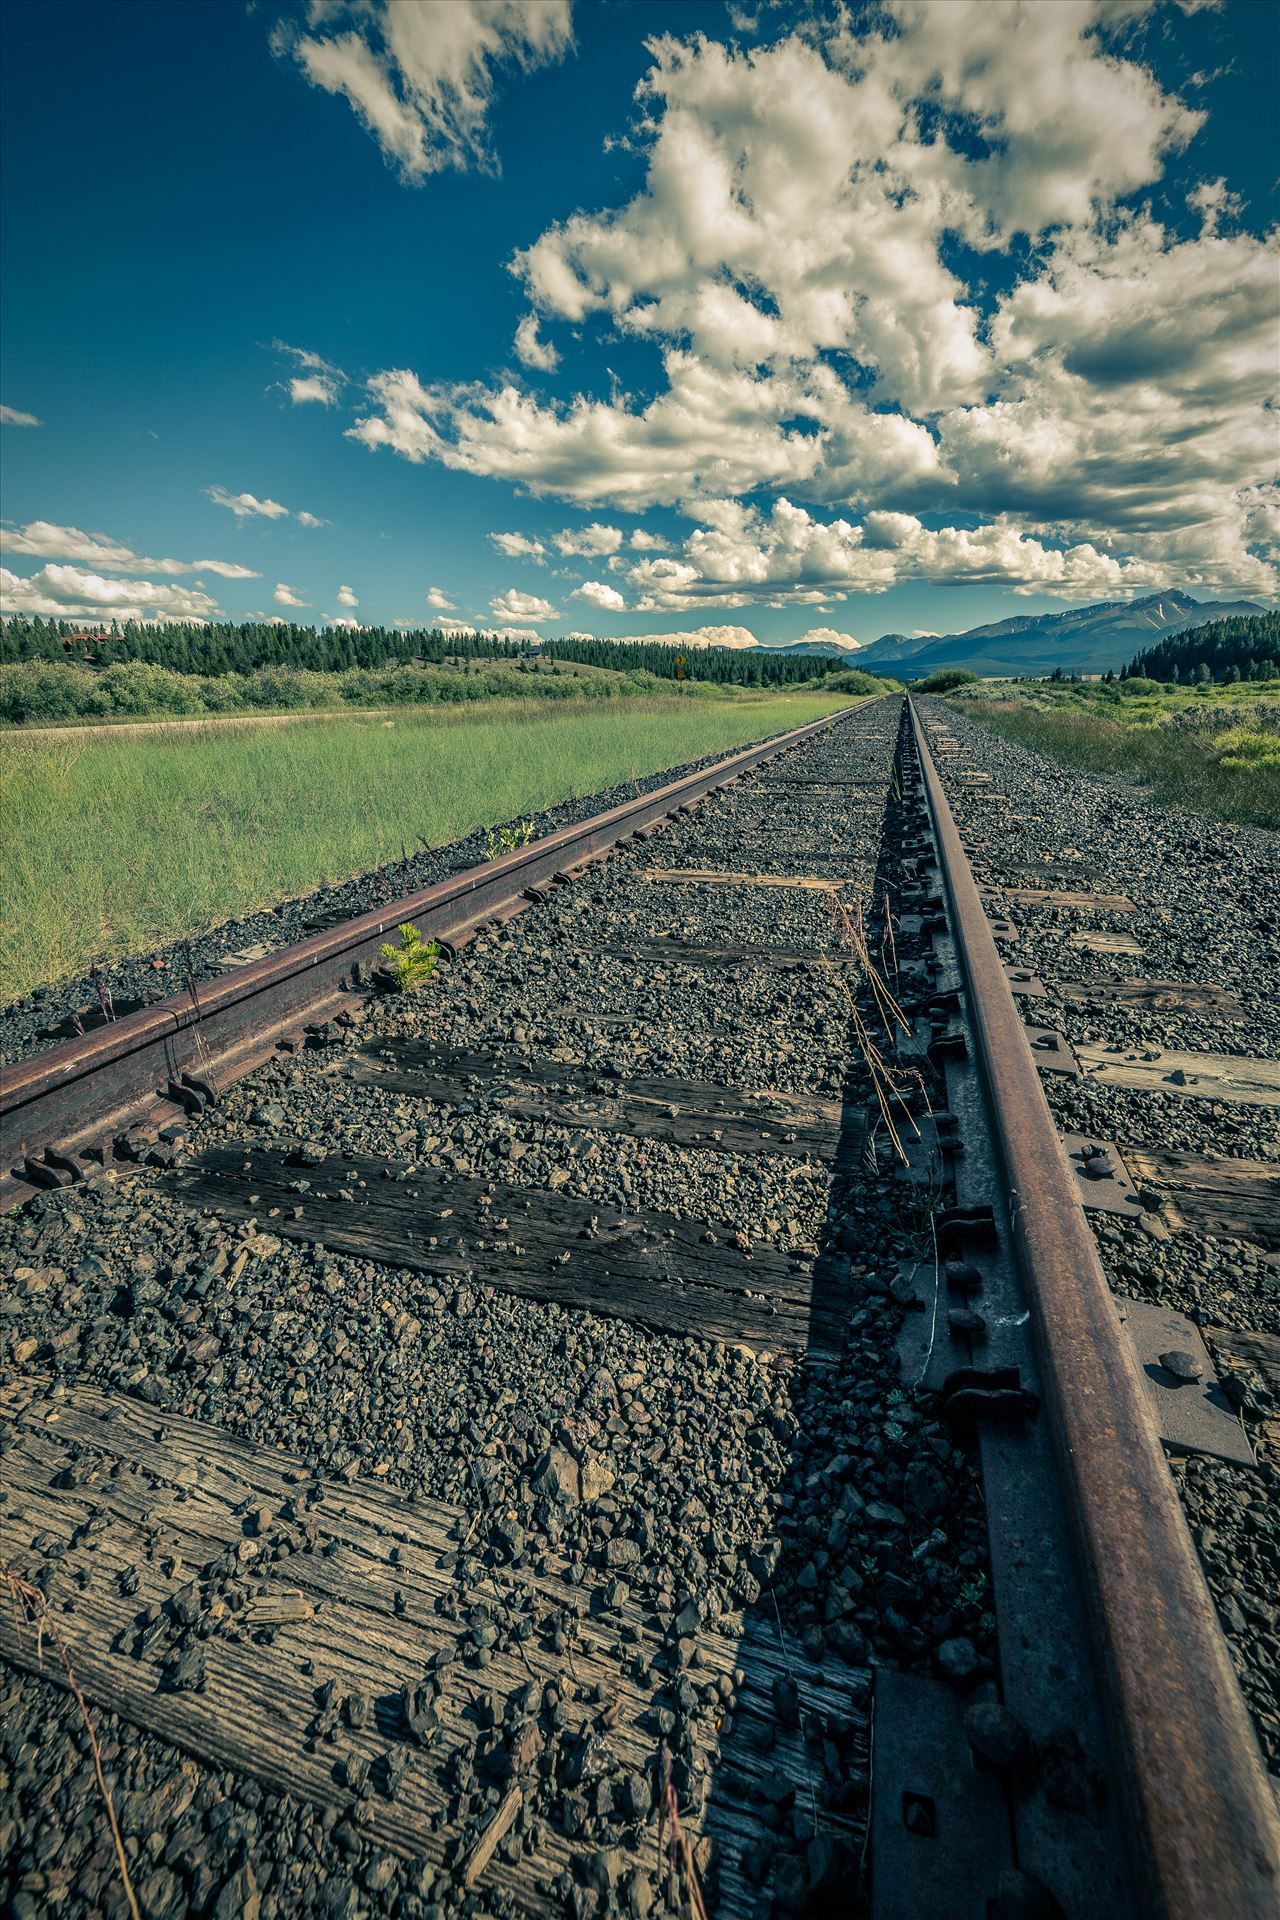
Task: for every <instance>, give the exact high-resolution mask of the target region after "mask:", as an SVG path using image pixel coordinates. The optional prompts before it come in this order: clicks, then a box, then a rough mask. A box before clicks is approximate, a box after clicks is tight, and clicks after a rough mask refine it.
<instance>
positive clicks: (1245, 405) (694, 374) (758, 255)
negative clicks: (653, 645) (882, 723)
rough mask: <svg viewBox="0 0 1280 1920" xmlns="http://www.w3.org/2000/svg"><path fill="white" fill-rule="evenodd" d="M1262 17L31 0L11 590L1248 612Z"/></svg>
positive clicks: (623, 4) (789, 632)
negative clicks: (1186, 595) (1170, 591)
mask: <svg viewBox="0 0 1280 1920" xmlns="http://www.w3.org/2000/svg"><path fill="white" fill-rule="evenodd" d="M1278 18H1280V10H1277V9H1275V8H1273V7H1271V6H1269V5H1260V4H1251V3H1250V0H1245V3H1244V4H1225V5H1221V6H1214V5H1202V4H1195V0H1177V3H1175V4H1146V3H1145V0H1055V4H1053V5H1051V6H1049V5H1043V6H1038V7H1032V8H1029V9H1025V8H1024V9H1018V8H1015V7H1006V6H1004V5H1003V4H1002V0H895V4H893V5H891V6H888V7H883V8H881V7H875V8H873V7H854V8H850V9H848V10H841V9H838V8H837V7H834V6H831V5H824V6H822V7H821V8H817V9H809V8H807V7H804V6H792V5H778V4H775V5H770V4H768V0H743V3H742V4H733V5H724V4H721V3H720V0H700V3H699V4H693V3H692V0H690V3H689V4H684V3H683V0H404V3H403V4H397V3H396V0H390V4H389V3H388V0H360V3H359V4H354V5H345V4H341V0H312V3H311V4H309V5H308V4H299V5H296V6H288V5H284V4H268V3H267V0H259V4H257V5H254V6H240V5H238V4H233V3H232V0H183V3H182V4H180V5H164V4H159V0H148V3H146V4H132V3H131V0H112V4H109V5H107V4H101V0H98V3H96V4H79V3H78V0H77V3H76V4H63V3H62V0H39V3H38V4H27V0H8V3H7V4H6V6H5V8H4V9H3V20H2V21H0V26H2V29H3V41H4V46H3V53H4V62H3V69H4V82H3V84H4V103H3V104H4V113H3V118H2V121H0V129H2V131H0V139H2V140H3V166H2V171H0V182H2V186H0V193H2V204H0V211H2V212H3V228H2V232H3V240H2V246H3V255H2V258H3V270H4V277H5V300H4V303H3V354H2V359H0V367H2V376H3V377H2V387H0V402H2V403H3V407H4V410H5V411H4V421H5V424H4V425H3V427H2V428H0V453H2V457H3V516H4V522H5V527H4V534H5V540H4V544H5V555H4V560H5V567H6V575H5V579H4V588H5V594H4V604H5V606H6V608H7V609H10V610H20V609H22V608H24V607H25V608H28V609H30V610H33V611H41V612H54V611H59V612H66V613H68V614H70V615H72V616H73V617H76V618H81V617H83V618H87V619H88V618H95V617H102V616H110V615H111V614H112V613H115V614H118V615H124V614H127V613H130V612H133V613H138V614H142V615H144V616H148V617H166V616H168V617H178V616H181V615H190V614H196V615H201V614H204V615H209V616H214V615H216V614H218V613H225V614H227V615H229V616H232V617H239V618H243V617H247V616H249V615H251V614H256V615H261V616H263V617H271V616H273V615H274V616H282V615H284V616H288V617H291V618H297V619H300V620H304V621H315V622H320V621H324V620H326V619H335V618H336V619H343V620H358V621H361V622H374V621H377V622H385V623H390V622H393V621H397V620H398V621H401V622H403V623H405V624H412V625H417V624H424V623H429V622H432V621H435V620H437V619H453V620H459V621H464V622H466V623H468V624H480V625H483V626H485V627H486V628H490V629H492V628H495V627H501V628H508V629H510V630H513V631H529V632H540V633H543V634H554V633H561V632H567V631H590V632H594V633H600V634H605V635H617V636H620V637H627V636H629V635H641V634H646V635H647V634H654V633H675V632H680V633H686V634H688V633H700V632H704V631H705V632H708V633H712V632H714V633H715V634H716V635H717V636H720V634H721V631H722V630H723V629H726V628H727V629H732V630H734V632H733V633H732V634H731V635H730V636H729V637H733V638H736V639H737V640H738V641H739V642H745V641H747V640H748V639H749V638H750V637H752V636H755V637H757V638H763V639H770V640H782V639H795V638H799V637H800V636H802V635H804V634H807V633H811V632H819V633H827V632H831V633H836V634H840V635H844V636H852V637H853V638H854V639H856V640H857V641H859V642H866V641H869V640H872V639H874V638H875V637H876V636H877V635H879V634H880V633H882V632H885V631H889V630H896V631H905V632H917V631H938V632H940V631H950V630H954V629H957V628H960V627H964V626H970V625H973V624H975V623H977V622H979V621H983V620H988V619H993V618H999V617H1001V616H1003V615H1006V614H1009V613H1025V612H1034V611H1056V610H1059V609H1060V608H1061V607H1062V606H1064V605H1068V604H1073V603H1076V602H1079V601H1081V600H1087V599H1098V598H1112V597H1119V596H1123V595H1127V594H1136V593H1142V592H1148V591H1151V590H1152V589H1153V588H1155V587H1159V586H1163V585H1172V586H1180V587H1186V588H1187V589H1188V590H1190V591H1191V592H1193V593H1195V594H1197V595H1198V596H1199V597H1218V598H1223V597H1243V596H1247V597H1249V598H1252V599H1255V600H1263V601H1267V602H1270V601H1273V600H1274V599H1275V597H1276V594H1275V582H1276V574H1275V567H1274V563H1275V558H1276V553H1277V544H1276V541H1277V536H1276V523H1275V503H1274V478H1275V472H1274V469H1275V455H1276V442H1277V435H1276V414H1275V381H1276V367H1277V311H1276V301H1277V294H1276V289H1277V273H1276V266H1277V259H1276V239H1275V231H1274V221H1275V202H1274V194H1275V180H1274V171H1275V167H1274V162H1275V148H1274V126H1275V124H1276V112H1277V105H1278V104H1280V102H1278V100H1277V91H1278V90H1277V44H1276V33H1277V20H1278ZM32 423H35V424H32ZM495 536H496V537H495Z"/></svg>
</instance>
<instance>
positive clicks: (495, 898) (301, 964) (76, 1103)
mask: <svg viewBox="0 0 1280 1920" xmlns="http://www.w3.org/2000/svg"><path fill="white" fill-rule="evenodd" d="M849 711H851V709H842V710H841V711H840V712H838V713H835V714H830V715H828V716H826V718H824V719H822V720H815V721H811V722H809V724H808V725H806V726H803V727H793V728H791V729H790V730H789V731H788V732H786V733H781V734H775V735H774V736H773V737H772V738H771V739H769V740H765V741H762V742H760V743H759V744H758V745H756V746H754V747H747V748H745V749H744V750H743V751H741V752H740V753H735V754H731V755H730V756H729V757H728V758H727V759H724V760H720V761H717V762H716V763H715V764H714V765H712V766H710V767H704V768H703V769H702V770H701V771H700V772H697V773H691V774H686V775H684V776H683V778H681V779H679V780H673V781H670V782H668V784H667V785H666V786H662V787H657V788H655V789H654V790H653V791H652V792H650V793H646V794H641V795H640V796H639V797H638V798H637V799H635V800H628V801H626V802H624V804H623V805H622V806H618V807H611V808H610V809H609V810H608V811H607V812H606V813H600V814H596V815H594V816H593V817H592V818H591V819H589V820H584V821H582V822H580V823H578V824H577V825H574V826H569V827H562V828H561V829H560V830H559V831H558V832H557V833H553V834H549V835H548V836H547V837H546V838H545V839H543V840H534V841H532V842H530V844H529V845H528V846H527V847H521V848H518V849H517V850H516V851H515V852H513V853H510V854H505V855H502V856H500V857H499V858H498V859H496V860H492V861H488V862H486V863H485V864H484V865H482V866H479V867H472V868H469V869H468V870H467V871H466V872H465V873H460V874H455V875H453V876H451V877H450V878H449V879H447V880H442V881H439V882H438V883H437V884H436V885H435V886H432V887H424V888H422V889H421V890H420V891H419V892H416V893H410V894H406V895H405V897H404V898H403V899H400V900H392V901H389V902H388V903H387V904H386V905H385V906H382V907H376V908H374V909H373V910H372V911H371V912H368V913H363V914H360V915H358V916H357V917H356V918H354V919H351V920H348V921H345V922H343V923H342V924H341V925H339V926H337V927H333V928H331V929H329V930H328V931H325V932H321V933H317V934H313V935H312V936H311V937H310V938H309V939H307V940H302V941H300V942H298V943H297V944H296V945H293V946H288V947H282V948H281V949H280V950H279V951H278V952H276V953H271V954H268V955H266V957H265V958H264V959H261V960H255V961H253V962H252V963H251V964H249V965H247V966H244V967H239V968H237V969H236V970H235V971H234V972H231V973H228V974H224V975H223V976H222V977H221V978H219V979H216V980H209V981H202V982H200V983H199V984H198V985H195V984H189V986H188V988H187V990H186V991H184V992H182V993H179V994H175V995H173V996H172V997H171V998H169V999H166V1000H159V1001H156V1002H155V1003H154V1004H152V1005H151V1006H147V1007H140V1008H139V1009H138V1010H137V1011H136V1012H135V1013H131V1014H128V1015H126V1016H125V1017H124V1018H122V1019H120V1020H116V1021H112V1022H110V1023H109V1024H108V1025H106V1026H103V1027H100V1028H97V1029H95V1031H93V1032H92V1033H88V1034H85V1035H83V1036H81V1037H79V1038H77V1039H74V1040H67V1041H64V1042H62V1043H61V1044H60V1045H58V1046H56V1047H52V1048H50V1049H49V1050H48V1051H47V1052H45V1053H41V1054H36V1055H33V1056H32V1057H31V1058H29V1059H26V1060H20V1061H17V1062H16V1063H15V1064H13V1065H12V1066H9V1067H6V1068H4V1069H3V1072H2V1073H0V1207H4V1206H9V1205H12V1204H13V1203H14V1202H15V1201H17V1200H19V1199H21V1198H22V1197H23V1196H24V1195H26V1194H29V1193H30V1192H31V1191H32V1188H33V1186H46V1187H49V1186H60V1185H65V1184H67V1183H69V1182H71V1181H74V1180H77V1179H80V1178H83V1177H85V1176H86V1174H88V1173H90V1172H92V1171H93V1170H94V1169H95V1166H96V1165H98V1164H102V1163H105V1162H107V1161H109V1160H110V1158H111V1154H112V1143H113V1141H114V1139H115V1138H116V1137H117V1136H119V1135H120V1134H121V1133H123V1132H125V1131H127V1130H129V1129H130V1128H133V1127H146V1126H148V1125H154V1124H155V1123H156V1122H157V1121H159V1122H160V1123H162V1124H163V1122H164V1120H165V1119H166V1118H167V1119H168V1120H170V1121H172V1120H174V1119H175V1118H177V1117H179V1116H180V1115H182V1114H183V1113H184V1112H185V1113H188V1114H196V1113H199V1112H200V1111H202V1110H203V1108H204V1107H206V1106H208V1105H212V1104H214V1103H215V1102H216V1100H217V1098H218V1095H219V1093H220V1091H221V1090H222V1089H223V1088H224V1087H225V1086H227V1085H228V1084H229V1083H230V1082H231V1081H232V1080H235V1079H238V1078H239V1077H240V1076H241V1075H242V1074H244V1073H247V1072H248V1071H249V1070H250V1069H251V1068H252V1067H254V1066H257V1065H259V1064H261V1062H262V1061H263V1060H264V1059H266V1058H268V1057H269V1056H270V1054H271V1053H272V1052H273V1050H274V1049H275V1048H276V1047H277V1046H278V1044H279V1043H280V1041H281V1040H282V1039H284V1038H285V1037H286V1036H290V1035H297V1034H299V1033H300V1032H301V1031H302V1030H303V1029H304V1028H305V1027H306V1026H307V1025H309V1024H318V1023H320V1022H323V1021H324V1020H326V1019H331V1018H332V1017H333V1016H334V1015H335V1014H336V1013H338V1012H339V1011H341V1009H342V1007H343V1005H344V1004H349V1001H348V1000H347V996H348V995H349V994H350V992H351V990H352V988H353V986H358V985H359V984H360V983H361V982H362V980H364V979H366V978H367V975H368V973H369V972H371V971H372V970H373V969H375V968H376V967H377V965H378V961H379V955H380V949H381V946H382V942H383V940H384V939H385V937H386V935H387V934H388V932H390V931H394V929H395V928H396V927H397V926H399V925H400V924H401V923H402V922H404V921H412V922H413V924H414V925H415V926H416V927H417V928H418V930H419V932H420V933H421V934H422V936H423V938H424V939H428V938H430V939H435V940H438V941H440V942H441V943H442V945H443V947H444V948H445V951H446V952H449V951H451V950H452V949H454V948H456V947H458V946H461V945H462V944H463V942H464V941H466V940H467V939H469V938H470V937H471V935H472V934H473V933H475V932H476V930H477V929H478V928H479V927H480V926H481V925H482V924H484V923H485V922H486V921H489V920H493V919H495V918H509V917H510V916H511V915H512V914H514V913H516V912H519V911H520V909H521V908H522V907H523V906H524V905H525V904H526V902H527V901H528V900H529V899H536V898H538V897H540V895H541V894H542V892H543V891H544V890H545V889H547V888H549V887H550V886H552V885H554V884H556V883H558V882H559V881H561V880H562V879H564V878H567V877H569V876H570V873H571V871H572V870H573V869H581V868H582V867H584V866H585V865H587V864H589V863H591V862H593V861H595V860H597V859H599V858H600V857H601V856H602V855H604V854H606V853H608V852H609V851H610V850H612V849H613V848H615V847H617V846H618V845H620V844H621V843H622V842H624V841H627V840H632V839H636V838H639V837H643V836H646V835H648V834H649V833H652V832H655V831H656V830H657V828H658V827H660V826H661V825H662V824H663V823H664V822H665V821H667V820H673V819H675V818H676V817H677V816H678V815H679V814H681V813H682V812H686V811H688V810H689V809H691V808H692V807H695V806H697V805H698V804H699V802H701V801H703V800H705V799H706V798H708V796H709V795H711V794H713V793H715V792H718V791H720V790H721V789H723V788H724V787H725V786H727V785H729V784H730V783H731V782H733V781H735V780H737V779H739V778H740V777H741V776H742V775H743V774H745V773H750V772H752V771H753V770H754V769H756V768H757V767H761V766H764V765H766V764H767V763H768V762H769V761H771V760H775V759H777V758H778V756H779V755H781V754H784V753H788V752H790V751H791V750H792V749H793V748H795V747H797V746H799V745H801V744H802V743H803V742H804V741H806V740H810V739H812V738H813V737H814V736H815V735H816V734H819V733H822V732H825V731H826V730H827V729H828V728H829V727H831V726H833V725H834V724H835V723H836V722H837V721H838V720H840V719H842V718H844V717H845V715H846V714H847V713H848V712H849Z"/></svg>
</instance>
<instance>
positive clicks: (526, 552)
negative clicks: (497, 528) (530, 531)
mask: <svg viewBox="0 0 1280 1920" xmlns="http://www.w3.org/2000/svg"><path fill="white" fill-rule="evenodd" d="M489 538H490V540H492V542H493V544H494V546H495V547H496V548H497V549H498V552H499V553H500V554H502V555H503V556H504V557H505V558H506V559H508V560H532V561H533V563H534V565H535V566H539V567H540V566H542V564H543V562H544V559H545V556H546V551H547V550H546V548H545V547H544V546H543V544H542V542H541V540H531V539H530V538H529V536H528V535H527V534H523V533H491V534H490V535H489Z"/></svg>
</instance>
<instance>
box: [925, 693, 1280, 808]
mask: <svg viewBox="0 0 1280 1920" xmlns="http://www.w3.org/2000/svg"><path fill="white" fill-rule="evenodd" d="M953 697H954V698H956V700H957V704H958V705H959V706H960V707H961V710H962V711H963V712H965V713H966V714H968V715H969V716H970V717H971V718H972V719H974V720H977V721H979V722H980V723H981V724H982V725H983V726H985V727H989V728H991V730H992V731H993V732H995V733H1000V734H1003V735H1004V736H1005V738H1006V739H1009V740H1016V741H1018V742H1020V743H1021V745H1023V746H1025V747H1032V748H1034V749H1035V750H1036V752H1038V753H1044V754H1047V755H1048V756H1049V758H1050V759H1053V760H1059V761H1062V762H1063V763H1064V764H1065V765H1067V766H1071V767H1084V768H1087V769H1088V770H1089V771H1090V772H1093V773H1119V774H1128V775H1130V776H1131V777H1133V778H1134V779H1136V780H1137V781H1139V782H1140V783H1141V785H1142V786H1143V787H1144V788H1145V789H1146V790H1147V791H1148V792H1149V793H1150V794H1151V795H1152V797H1153V798H1154V799H1156V800H1160V801H1163V802H1164V803H1165V804H1167V805H1170V806H1177V807H1187V808H1190V809H1191V810H1192V811H1193V812H1196V813H1207V814H1212V815H1214V816H1215V817H1216V818H1217V819H1220V820H1236V821H1239V822H1241V823H1243V824H1245V825H1251V826H1261V827H1280V693H1278V692H1277V689H1276V687H1275V686H1274V685H1272V686H1270V687H1268V685H1267V684H1266V683H1265V682H1264V683H1263V684H1261V685H1248V684H1242V685H1236V686H1222V687H1207V688H1206V687H1196V688H1191V687H1186V688H1180V687H1162V686H1157V685H1156V683H1155V682H1154V681H1150V680H1142V681H1127V682H1121V683H1118V684H1113V685H1109V686H1108V685H1102V684H1100V683H1096V682H1086V683H1084V684H1081V685H1078V686H1077V685H1071V684H1066V685H1056V684H1054V683H1052V682H1048V681H1029V682H1022V683H1019V684H1009V685H1000V686H999V687H998V688H997V687H996V686H994V685H991V684H988V685H985V686H982V687H978V688H973V689H971V690H966V691H965V692H963V693H961V694H959V695H957V696H953Z"/></svg>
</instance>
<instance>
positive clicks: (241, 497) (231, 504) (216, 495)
mask: <svg viewBox="0 0 1280 1920" xmlns="http://www.w3.org/2000/svg"><path fill="white" fill-rule="evenodd" d="M205 492H206V493H207V494H208V496H209V498H210V499H211V500H212V501H213V503H214V505H215V506H217V507H226V509H227V510H228V512H230V513H234V515H235V517H236V519H237V520H245V519H249V518H251V517H253V516H254V515H261V516H262V517H263V518H264V519H267V520H287V519H288V517H289V509H288V507H282V506H281V505H280V502H279V501H278V500H259V499H258V497H257V495H256V494H253V493H228V492H227V489H226V488H225V487H206V488H205Z"/></svg>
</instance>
